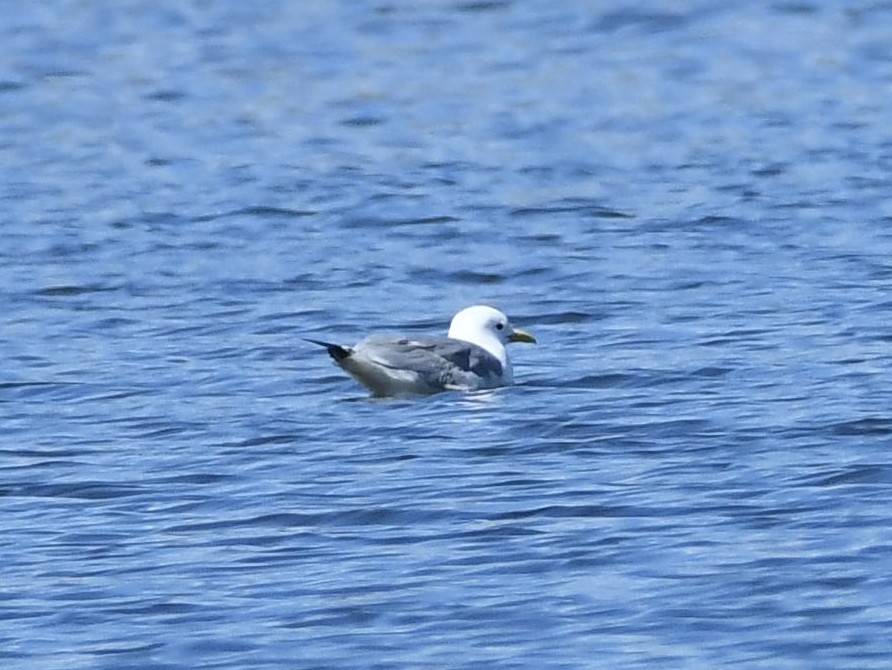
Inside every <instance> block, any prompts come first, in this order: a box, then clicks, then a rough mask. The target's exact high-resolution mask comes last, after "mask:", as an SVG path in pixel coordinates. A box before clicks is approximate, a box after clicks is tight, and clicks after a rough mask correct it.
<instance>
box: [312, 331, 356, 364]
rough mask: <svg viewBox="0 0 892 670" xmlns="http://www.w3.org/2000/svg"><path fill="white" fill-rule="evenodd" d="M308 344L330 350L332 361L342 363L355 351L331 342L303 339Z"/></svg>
mask: <svg viewBox="0 0 892 670" xmlns="http://www.w3.org/2000/svg"><path fill="white" fill-rule="evenodd" d="M303 339H304V340H306V341H307V342H310V343H312V344H318V345H319V346H320V347H325V348H326V350H328V355H329V356H331V357H332V359H333V360H334V361H335V362H337V363H340V362H341V361H342V360H344V359H345V358H348V357H349V356H350V355H351V354H352V353H353V349H350V348H349V347H342V346H341V345H340V344H332V343H331V342H322V341H321V340H311V339H310V338H309V337H305V338H303Z"/></svg>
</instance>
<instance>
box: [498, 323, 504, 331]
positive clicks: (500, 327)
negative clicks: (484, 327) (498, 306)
mask: <svg viewBox="0 0 892 670" xmlns="http://www.w3.org/2000/svg"><path fill="white" fill-rule="evenodd" d="M504 328H505V324H504V323H497V324H496V330H502V329H504Z"/></svg>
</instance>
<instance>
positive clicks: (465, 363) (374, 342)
mask: <svg viewBox="0 0 892 670" xmlns="http://www.w3.org/2000/svg"><path fill="white" fill-rule="evenodd" d="M354 350H355V351H356V352H357V353H358V354H360V355H362V356H364V357H366V358H368V359H370V360H373V361H374V362H376V363H378V364H379V365H383V366H385V367H388V368H393V369H397V370H412V371H413V372H415V373H417V374H418V375H419V376H420V377H421V378H422V379H423V380H424V381H425V383H427V384H430V385H431V386H435V387H448V386H472V387H479V386H488V385H490V384H492V383H495V382H498V380H499V379H500V378H501V376H502V364H501V363H499V360H498V359H497V358H495V357H494V356H493V355H492V354H490V353H489V352H488V351H486V350H485V349H483V348H481V347H478V346H477V345H476V344H471V343H470V342H463V341H462V340H454V339H451V338H448V337H422V338H408V337H399V336H388V335H372V336H369V337H367V338H365V339H364V340H362V341H361V342H359V344H357V345H356V346H355V347H354Z"/></svg>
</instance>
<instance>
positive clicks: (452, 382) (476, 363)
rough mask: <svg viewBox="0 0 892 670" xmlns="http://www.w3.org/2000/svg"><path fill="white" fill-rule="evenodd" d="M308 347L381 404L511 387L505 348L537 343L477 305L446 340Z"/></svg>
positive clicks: (456, 321) (373, 339)
mask: <svg viewBox="0 0 892 670" xmlns="http://www.w3.org/2000/svg"><path fill="white" fill-rule="evenodd" d="M305 339H306V338H305ZM307 341H308V342H311V343H313V344H318V345H319V346H322V347H325V348H326V349H327V350H328V355H329V356H331V358H332V360H334V362H335V363H336V364H337V365H338V366H340V367H341V368H342V369H344V370H345V371H346V372H347V373H349V374H350V376H351V377H353V378H354V379H355V380H356V381H358V382H359V383H360V384H362V385H363V386H365V387H366V388H368V389H369V390H370V391H371V392H372V396H373V397H378V398H381V397H388V396H407V395H428V394H431V393H438V392H440V391H449V390H458V391H476V390H480V389H491V388H496V387H498V386H506V385H508V384H512V383H514V373H513V371H512V369H511V361H509V360H508V352H507V351H506V350H505V345H506V344H508V343H509V342H532V343H535V342H536V338H535V337H533V336H532V335H531V334H530V333H528V332H526V331H524V330H521V329H520V328H515V327H513V326H512V325H511V322H510V321H509V320H508V317H507V316H505V315H504V314H503V313H502V312H500V311H499V310H497V309H495V308H493V307H489V306H487V305H473V306H472V307H466V308H465V309H463V310H461V311H460V312H459V313H458V314H456V315H455V316H454V317H453V318H452V323H451V324H450V325H449V332H448V334H447V335H446V337H437V336H434V337H400V336H394V335H369V336H368V337H366V338H364V339H363V340H361V341H360V342H358V343H357V344H356V345H354V346H352V347H345V346H342V345H340V344H332V343H330V342H322V341H320V340H311V339H307Z"/></svg>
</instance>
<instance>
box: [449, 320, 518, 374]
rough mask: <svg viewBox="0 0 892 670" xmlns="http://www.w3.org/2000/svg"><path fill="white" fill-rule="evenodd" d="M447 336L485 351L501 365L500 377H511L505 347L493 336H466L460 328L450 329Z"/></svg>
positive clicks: (509, 363) (476, 334)
mask: <svg viewBox="0 0 892 670" xmlns="http://www.w3.org/2000/svg"><path fill="white" fill-rule="evenodd" d="M447 335H448V337H451V338H452V339H454V340H462V341H464V342H470V343H471V344H476V345H477V346H478V347H480V348H481V349H485V350H486V351H487V352H488V353H490V354H492V355H493V356H494V357H495V358H496V359H497V360H498V361H499V363H501V364H502V376H503V377H504V378H507V379H511V378H512V377H513V373H512V370H511V362H510V361H509V360H508V351H507V350H506V349H505V345H504V344H502V343H501V341H500V340H499V339H498V338H497V337H496V336H495V335H491V334H489V333H486V332H484V333H479V332H478V333H473V334H472V335H471V336H468V335H467V334H466V333H464V332H462V330H461V329H460V328H450V329H449V333H448V334H447Z"/></svg>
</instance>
